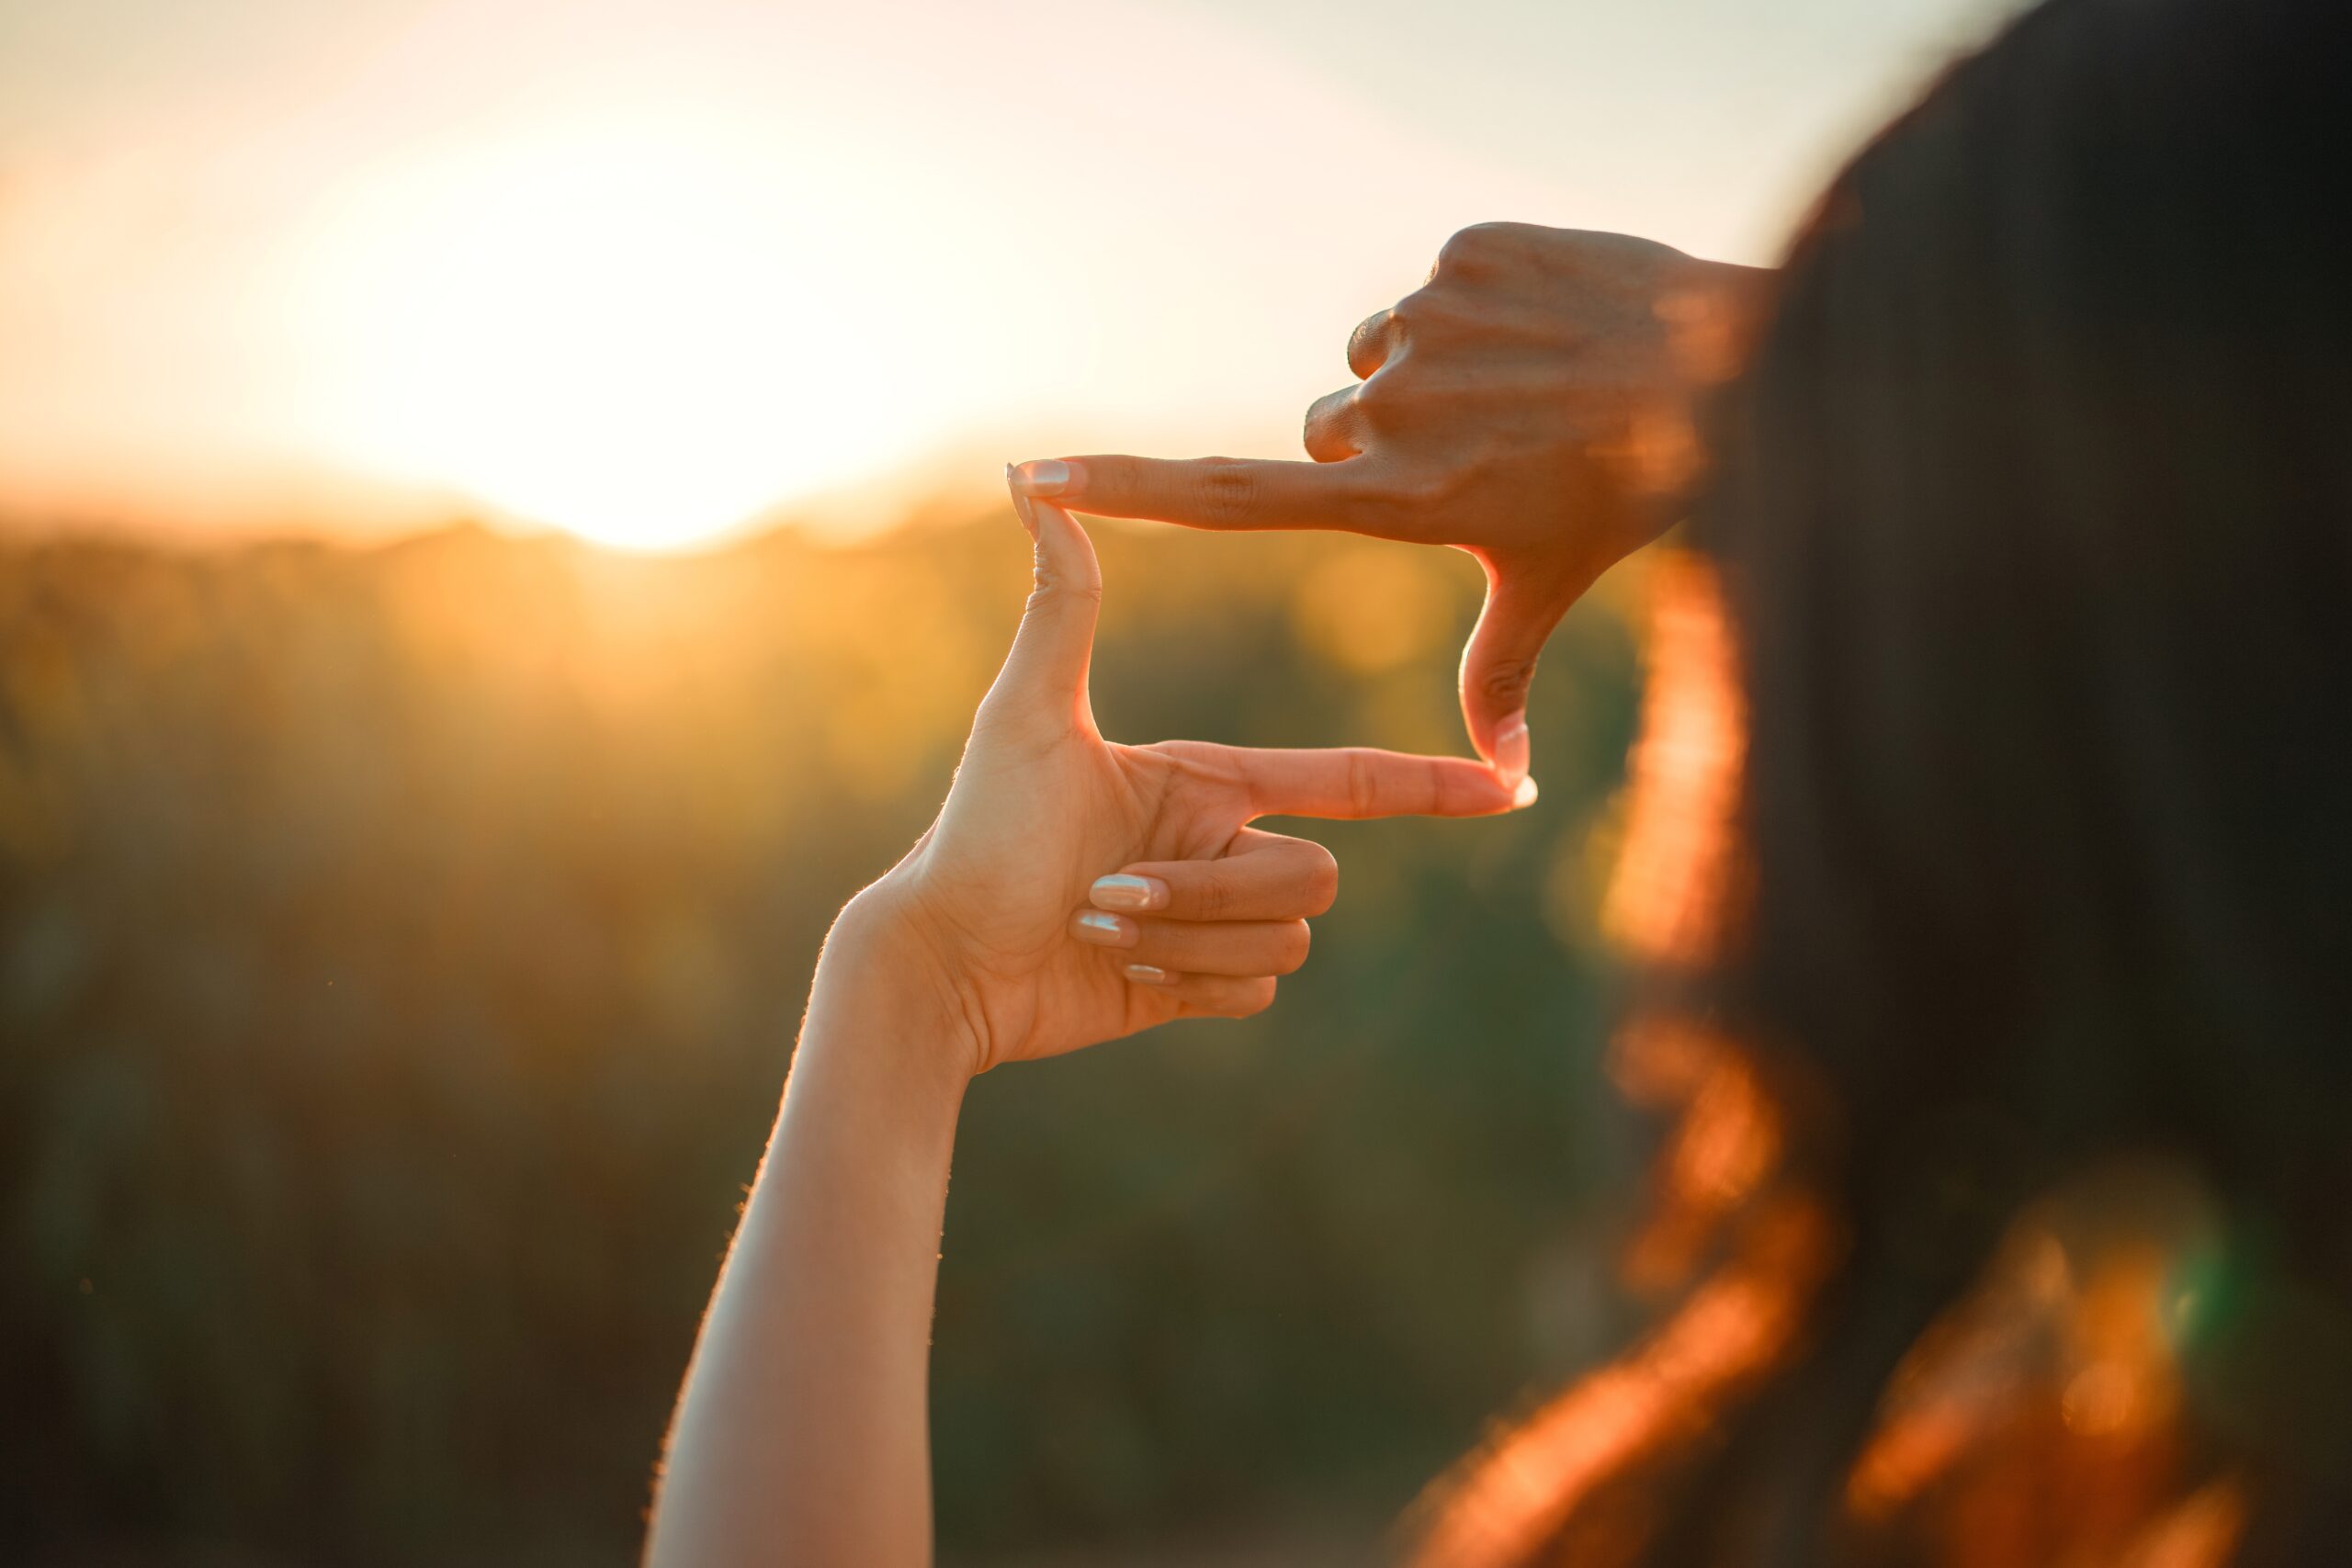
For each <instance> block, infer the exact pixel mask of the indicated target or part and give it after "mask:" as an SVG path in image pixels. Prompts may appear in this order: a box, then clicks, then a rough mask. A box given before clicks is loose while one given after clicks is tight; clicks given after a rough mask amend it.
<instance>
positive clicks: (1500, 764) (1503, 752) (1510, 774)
mask: <svg viewBox="0 0 2352 1568" xmlns="http://www.w3.org/2000/svg"><path fill="white" fill-rule="evenodd" d="M1495 774H1496V776H1497V777H1498V778H1500V779H1501V780H1502V781H1503V783H1505V784H1518V783H1519V781H1520V780H1521V779H1523V778H1525V777H1526V776H1527V710H1526V709H1525V708H1521V710H1520V711H1519V712H1517V713H1515V714H1512V715H1511V716H1510V717H1508V718H1506V719H1504V720H1503V721H1502V722H1501V723H1500V724H1498V725H1497V726H1495ZM1522 804H1523V803H1522Z"/></svg>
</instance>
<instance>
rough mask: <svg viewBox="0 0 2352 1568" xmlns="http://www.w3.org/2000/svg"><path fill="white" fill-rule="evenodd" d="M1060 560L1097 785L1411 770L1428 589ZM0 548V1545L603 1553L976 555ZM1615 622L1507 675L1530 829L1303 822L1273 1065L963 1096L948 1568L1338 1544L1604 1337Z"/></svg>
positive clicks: (50, 1557)
mask: <svg viewBox="0 0 2352 1568" xmlns="http://www.w3.org/2000/svg"><path fill="white" fill-rule="evenodd" d="M1102 532H1103V547H1104V556H1105V566H1106V572H1107V577H1108V581H1109V585H1110V588H1109V599H1108V604H1107V606H1106V615H1105V620H1104V626H1103V645H1102V651H1101V655H1100V659H1099V662H1098V668H1097V676H1096V688H1097V696H1096V702H1097V706H1098V709H1099V711H1100V714H1101V716H1102V719H1103V726H1104V728H1105V730H1106V731H1107V732H1108V733H1110V734H1112V735H1113V736H1114V737H1116V738H1121V739H1159V738H1162V737H1165V736H1170V735H1179V734H1182V735H1195V736H1200V737H1203V738H1206V739H1220V740H1228V741H1236V742H1244V743H1256V744H1325V743H1337V742H1341V741H1366V742H1373V743H1378V744H1386V745H1392V746H1399V747H1408V748H1415V749H1441V750H1457V749H1459V748H1460V746H1461V741H1460V739H1459V720H1458V718H1457V716H1456V715H1455V713H1454V709H1453V697H1452V692H1451V681H1452V668H1453V649H1455V648H1456V647H1457V646H1458V642H1459V637H1460V634H1461V632H1462V630H1463V628H1464V626H1465V625H1466V623H1467V620H1468V617H1469V616H1470V615H1471V614H1472V613H1473V612H1474V610H1475V608H1476V570H1475V569H1473V568H1472V566H1471V564H1470V563H1469V562H1467V561H1466V560H1464V559H1461V558H1436V557H1432V556H1430V555H1428V554H1425V553H1424V554H1416V553H1414V552H1411V551H1408V550H1403V549H1400V548H1397V547H1385V546H1376V545H1365V544H1358V543H1353V542H1343V541H1340V540H1335V539H1322V538H1304V539H1301V538H1290V539H1277V538H1259V539H1246V538H1205V537H1203V536H1189V535H1188V536H1172V535H1158V534H1150V533H1147V532H1143V531H1137V530H1127V529H1105V530H1103V531H1102ZM5 553H6V558H5V561H4V562H0V867H5V875H4V876H0V1030H5V1036H6V1046H5V1052H0V1073H5V1085H6V1088H5V1091H0V1387H5V1389H6V1397H5V1399H0V1557H5V1558H6V1560H8V1561H11V1562H15V1561H27V1560H29V1561H34V1562H127V1563H139V1564H148V1563H157V1564H160V1563H165V1562H239V1563H247V1562H251V1563H263V1562H268V1563H276V1562H358V1563H370V1562H383V1563H412V1562H414V1563H422V1562H435V1563H440V1562H473V1561H482V1562H488V1561H492V1560H496V1561H500V1562H605V1563H615V1564H617V1563H622V1562H627V1561H628V1559H629V1557H630V1554H631V1553H632V1551H633V1550H634V1547H635V1544H636V1540H637V1533H638V1529H639V1511H640V1509H641V1507H642V1506H643V1503H644V1499H645V1488H646V1482H647V1475H648V1471H649V1468H650V1463H651V1461H652V1459H653V1456H654V1452H655V1449H656V1445H657V1443H658V1440H659V1438H660V1434H661V1430H662V1422H663V1419H664V1417H665V1416H666V1414H667V1409H668V1404H669V1401H670V1397H671V1395H672V1393H673V1389H674V1387H675V1382H676V1380H677V1377H678V1375H679V1372H680V1371H681V1370H682V1367H683V1365H684V1358H685V1355H686V1352H687V1349H688V1347H689V1345H690V1343H691V1339H692V1335H693V1331H694V1326H695V1317H696V1314H697V1313H698V1311H699V1309H700V1306H701V1303H702V1301H703V1298H704V1295H705V1292H707V1289H708V1287H709V1284H710V1281H711V1278H712V1273H713V1269H714V1266H715V1264H716V1262H717V1259H718V1255H719V1251H720V1248H721V1247H722V1245H723V1243H724V1240H725V1237H726V1235H727V1233H728V1230H729V1224H730V1219H731V1215H732V1211H733V1206H734V1204H735V1203H736V1201H738V1200H739V1198H740V1196H741V1189H742V1184H743V1183H744V1182H745V1181H746V1180H747V1179H748V1178H749V1176H750V1173H751V1169H752V1161H753V1159H754V1157H755V1156H756V1154H757V1151H758V1148H759V1145H760V1142H761V1139H762V1137H763V1134H764V1132H765V1130H766V1127H767V1123H768V1121H769V1118H770V1116H771V1114H772V1112H773V1110H774V1106H775V1092H776V1089H777V1086H778V1084H779V1083H780V1081H781V1078H782V1075H783V1070H784V1066H785V1062H786V1052H787V1049H788V1046H789V1042H790V1038H791V1032H792V1029H793V1025H794V1022H795V1018H796V1014H797V1009H798V1006H799V1004H800V1001H801V998H802V987H803V986H804V984H805V981H806V977H807V975H808V972H809V965H810V964H811V962H812V960H813V958H814V955H815V952H816V948H817V944H818V942H819V940H820V937H821V935H822V933H823V931H824V928H825V924H826V922H827V920H828V919H829V918H830V917H831V913H832V911H833V910H834V908H836V907H837V905H838V904H839V902H840V901H841V900H842V898H843V897H845V896H846V895H847V894H849V893H850V892H852V891H854V889H855V888H856V887H857V886H859V885H860V884H861V883H863V882H864V881H865V880H866V879H868V878H869V877H871V876H872V875H874V874H876V873H878V872H879V871H880V870H881V869H883V868H884V867H885V866H887V865H888V863H890V861H891V860H892V859H894V858H895V857H896V856H897V854H898V853H899V852H900V851H901V850H902V849H903V848H904V846H905V845H906V843H907V842H908V841H909V840H910V839H911V838H912V836H913V835H914V833H915V832H916V831H918V830H919V829H920V828H921V827H922V823H923V822H924V821H925V820H926V818H927V817H928V814H929V813H930V811H931V810H932V808H933V806H934V804H935V803H936V801H937V799H938V797H939V796H940V795H941V794H942V792H943V791H944V787H945V784H946V782H947V779H948V776H949V774H950V772H951V771H952V769H953V766H954V763H955V759H956V750H957V746H958V743H959V742H960V739H961V737H962V733H963V728H964V726H965V724H966V723H967V719H968V717H969V714H970V711H971V708H972V705H973V704H974V703H975V701H976V700H977V698H978V694H980V692H981V691H982V690H983V689H985V687H986V685H987V682H988V681H989V677H990V675H991V674H992V672H993V671H994V667H995V662H996V660H997V658H998V656H999V655H1000V653H1001V649H1002V647H1003V644H1004V640H1005V638H1006V637H1008V636H1009V633H1010V630H1011V627H1012V622H1013V620H1014V618H1015V616H1016V615H1017V614H1018V610H1019V605H1020V601H1021V597H1022V592H1023V577H1024V575H1025V570H1026V551H1025V542H1024V541H1023V540H1022V539H1021V536H1020V535H1019V533H1018V531H1017V530H1016V529H1015V528H1014V526H1013V525H1012V522H1011V521H1010V519H1009V518H1007V517H1002V516H996V517H989V518H984V519H976V520H975V521H974V522H973V523H971V524H970V525H965V526H960V527H938V528H924V529H919V530H909V531H905V532H901V533H899V534H897V535H894V536H890V537H889V538H888V539H886V540H884V541H883V542H881V543H878V544H875V545H871V546H866V547H857V548H854V549H829V548H824V547H818V546H815V545H811V544H809V543H807V542H805V541H803V540H801V539H799V538H797V536H791V535H781V534H780V535H775V536H768V537H764V538H761V539H757V540H754V541H752V542H749V543H746V544H744V545H741V546H740V547H734V548H731V549H729V550H726V551H723V552H719V553H717V554H713V555H709V556H705V557H700V558H687V559H632V558H618V557H613V556H608V555H604V554H600V553H598V552H594V551H592V550H588V549H586V548H583V547H577V546H573V545H570V544H567V543H562V542H558V541H552V540H524V541H516V540H508V539H502V538H499V537H495V536H491V535H488V534H484V533H481V532H479V531H474V530H457V531H453V532H450V533H447V534H442V535H437V536H427V537H423V538H419V539H415V540H413V541H410V542H407V543H404V544H401V545H398V546H394V547H389V548H383V549H377V550H367V551H359V550H345V549H340V548H333V547H319V546H297V545H277V546H267V547H253V548H247V549H243V550H238V551H233V552H225V553H214V554H179V553H171V552H165V551H159V550H153V549H147V548H142V547H131V546H126V545H118V544H105V543H57V544H49V545H31V544H18V545H14V546H10V547H6V552H5ZM1630 596H1631V595H1630V591H1629V590H1628V589H1626V588H1625V586H1624V585H1623V584H1617V583H1612V584H1608V585H1604V589H1603V592H1602V593H1601V594H1600V596H1599V599H1598V600H1597V602H1596V603H1594V604H1589V605H1588V606H1586V607H1585V608H1583V609H1580V610H1579V611H1578V612H1577V614H1576V615H1572V616H1571V617H1570V619H1569V622H1568V624H1567V626H1566V628H1565V629H1564V631H1563V633H1562V634H1561V636H1560V637H1559V638H1558V639H1556V640H1555V644H1554V651H1553V654H1552V662H1551V668H1550V670H1549V672H1548V673H1547V676H1546V679H1545V680H1544V681H1543V682H1539V685H1538V706H1537V708H1536V712H1535V716H1534V724H1533V730H1534V734H1535V738H1536V773H1537V774H1538V776H1539V777H1540V778H1541V780H1542V782H1543V784H1544V801H1543V805H1542V806H1541V807H1539V809H1537V810H1536V811H1534V812H1532V813H1528V814H1526V815H1525V816H1523V817H1520V818H1512V819H1509V820H1503V821H1490V822H1480V823H1461V824H1446V823H1403V824H1394V825H1369V826H1363V827H1345V828H1342V827H1337V826H1329V827H1327V826H1321V825H1317V826H1314V827H1310V828H1309V829H1306V830H1307V831H1309V832H1311V833H1313V834H1314V835H1315V836H1317V837H1320V838H1323V839H1324V840H1326V841H1327V842H1329V843H1330V844H1331V845H1332V847H1333V848H1334V849H1335V851H1336V852H1338V853H1339V855H1340V863H1341V867H1342V877H1343V887H1342V893H1341V898H1340V907H1339V908H1338V909H1337V910H1335V911H1334V912H1333V913H1332V914H1331V915H1330V916H1329V918H1328V919H1326V920H1325V921H1324V922H1322V925H1321V930H1320V931H1319V933H1318V939H1317V951H1316V954H1315V958H1314V961H1313V962H1312V963H1311V964H1310V965H1309V966H1308V968H1307V970H1306V972H1305V973H1304V974H1302V975H1300V976H1297V977H1296V978H1295V979H1294V980H1292V981H1288V982H1285V984H1284V987H1283V1000H1282V1001H1281V1002H1280V1003H1279V1004H1278V1005H1277V1006H1276V1008H1275V1009H1274V1010H1272V1012H1271V1013H1270V1014H1268V1015H1266V1016H1265V1017H1263V1018H1261V1019H1259V1020H1256V1021H1251V1022H1250V1023H1248V1024H1244V1025H1224V1026H1215V1027H1209V1026H1200V1025H1190V1026H1180V1027H1178V1028H1174V1029H1171V1030H1169V1031H1167V1032H1164V1033H1163V1034H1161V1035H1159V1036H1156V1037H1148V1038H1147V1039H1145V1040H1143V1041H1140V1042H1134V1043H1125V1044H1121V1045H1116V1046H1113V1047H1109V1048H1105V1049H1103V1050H1099V1051H1096V1052H1093V1053H1091V1054H1088V1055H1084V1056H1081V1057H1078V1058H1074V1059H1070V1060H1067V1061H1062V1062H1057V1063H1051V1064H1046V1065H1042V1066H1023V1067H1015V1068H1012V1069H1010V1070H1008V1071H1006V1072H1004V1073H1002V1074H999V1075H995V1076H992V1077H989V1078H988V1079H984V1080H983V1081H982V1082H981V1083H980V1084H979V1085H978V1086H977V1088H976V1089H975V1090H974V1093H973V1098H972V1102H971V1108H970V1111H969V1113H968V1117H967V1124H966V1130H965V1134H964V1140H963V1143H962V1145H961V1153H960V1156H959V1161H958V1169H957V1178H956V1191H955V1194H954V1197H953V1201H952V1204H951V1209H950V1214H949V1222H948V1236H947V1243H946V1265H945V1272H944V1280H943V1283H942V1295H941V1304H940V1318H939V1328H938V1350H937V1369H938V1372H937V1399H936V1404H935V1414H936V1430H937V1441H938V1449H939V1454H940V1461H939V1495H940V1520H941V1529H942V1534H943V1539H944V1542H945V1543H946V1545H947V1547H948V1549H949V1550H950V1551H951V1552H952V1553H954V1552H960V1553H975V1552H978V1553H998V1552H1012V1553H1017V1552H1021V1551H1029V1550H1034V1549H1042V1548H1046V1547H1053V1546H1069V1545H1071V1544H1083V1543H1088V1542H1117V1543H1133V1542H1137V1541H1142V1540H1152V1539H1158V1538H1162V1537H1165V1536H1167V1535H1169V1534H1170V1533H1171V1532H1182V1531H1186V1530H1194V1529H1200V1528H1202V1527H1203V1525H1204V1521H1218V1520H1242V1521H1246V1520H1250V1519H1261V1518H1267V1517H1277V1516H1282V1515H1285V1514H1289V1513H1292V1512H1294V1511H1306V1512H1314V1511H1317V1510H1322V1511H1327V1512H1329V1513H1332V1514H1335V1515H1340V1516H1344V1517H1357V1518H1374V1519H1376V1518H1378V1517H1381V1516H1382V1515H1383V1514H1384V1513H1385V1512H1386V1511H1393V1510H1394V1509H1396V1508H1397V1507H1398V1506H1402V1505H1403V1504H1404V1503H1405V1502H1407V1501H1408V1499H1409V1498H1410V1496H1411V1495H1412V1493H1413V1490H1414V1488H1415V1486H1416V1484H1417V1483H1418V1482H1419V1479H1421V1478H1422V1477H1424V1476H1425V1475H1426V1474H1428V1473H1429V1472H1430V1471H1432V1470H1433V1469H1434V1468H1435V1467H1437V1466H1438V1465H1440V1464H1442V1462H1443V1461H1444V1460H1445V1459H1446V1458H1447V1457H1448V1456H1450V1455H1451V1454H1453V1453H1454V1452H1456V1451H1458V1450H1461V1449H1462V1448H1464V1446H1466V1445H1467V1444H1468V1443H1470V1442H1471V1441H1473V1440H1474V1439H1475V1438H1476V1436H1477V1434H1478V1432H1479V1431H1480V1423H1481V1420H1482V1418H1483V1417H1484V1416H1485V1415H1486V1414H1487V1413H1488V1412H1491V1411H1493V1410H1496V1409H1498V1408H1507V1407H1509V1406H1510V1404H1512V1403H1513V1402H1514V1400H1515V1399H1517V1398H1518V1397H1519V1396H1520V1395H1521V1393H1524V1392H1526V1391H1529V1390H1531V1389H1534V1388H1537V1387H1540V1386H1542V1385H1543V1383H1544V1382H1545V1381H1546V1380H1548V1379H1551V1378H1554V1377H1555V1376H1557V1375H1559V1374H1560V1373H1561V1372H1563V1371H1565V1370H1566V1368H1568V1367H1570V1366H1572V1365H1573V1364H1575V1363H1576V1362H1577V1361H1578V1360H1579V1359H1583V1358H1586V1357H1588V1356H1589V1355H1590V1354H1591V1353H1592V1352H1593V1351H1594V1350H1595V1349H1596V1348H1599V1347H1600V1346H1602V1345H1604V1344H1606V1343H1607V1342H1608V1341H1609V1340H1610V1339H1611V1337H1612V1335H1613V1333H1614V1332H1615V1329H1616V1327H1617V1324H1616V1322H1615V1320H1614V1318H1613V1315H1612V1311H1613V1309H1612V1308H1611V1305H1610V1297H1609V1296H1608V1294H1607V1292H1606V1290H1605V1285H1604V1281H1605V1279H1606V1273H1607V1268H1608V1258H1607V1251H1606V1248H1605V1247H1596V1246H1594V1245H1592V1244H1593V1243H1594V1242H1595V1241H1596V1239H1605V1235H1606V1224H1607V1217H1608V1214H1609V1213H1610V1211H1611V1206H1612V1205H1613V1204H1614V1202H1615V1201H1616V1200H1617V1197H1618V1189H1617V1187H1616V1182H1617V1179H1618V1178H1619V1177H1620V1175H1621V1174H1622V1172H1623V1170H1624V1169H1625V1168H1627V1165H1628V1158H1627V1151H1626V1149H1625V1147H1624V1145H1625V1142H1626V1139H1627V1133H1626V1131H1625V1128H1624V1125H1623V1121H1622V1119H1621V1117H1620V1115H1619V1114H1618V1112H1617V1111H1616V1110H1615V1108H1614V1106H1613V1104H1612V1103H1611V1100H1610V1097H1609V1095H1608V1092H1607V1089H1606V1088H1605V1086H1604V1083H1603V1080H1602V1077H1601V1074H1600V1068H1599V1055H1600V1045H1601V1041H1602V1039H1603V1026H1604V1021H1605V1018H1606V1011H1607V1007H1608V998H1607V985H1606V979H1605V976H1604V974H1603V973H1602V971H1601V970H1600V968H1599V967H1598V966H1597V964H1595V962H1594V961H1593V960H1591V959H1590V958H1589V957H1579V956H1577V947H1578V945H1579V944H1581V943H1582V942H1583V941H1584V939H1585V936H1586V934H1587V931H1588V929H1589V920H1590V911H1591V908H1592V905H1593V902H1594V895H1595V892H1596V890H1597V884H1598V879H1599V876H1600V869H1601V867H1602V865H1603V864H1604V863H1605V855H1606V851H1607V846H1608V843H1609V841H1610V838H1611V820H1612V816H1611V813H1612V811H1613V809H1614V800H1615V796H1616V792H1617V789H1618V786H1619V781H1620V775H1621V765H1622V761H1623V749H1624V745H1625V742H1626V739H1627V737H1628V734H1629V731H1630V728H1631V726H1632V705H1633V697H1634V681H1635V674H1636V671H1635V657H1634V638H1633V636H1632V634H1631V632H1630V631H1629V629H1628V617H1627V615H1625V614H1624V612H1623V605H1624V604H1626V603H1628V602H1629V600H1630Z"/></svg>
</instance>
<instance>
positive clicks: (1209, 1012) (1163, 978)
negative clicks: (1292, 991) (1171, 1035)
mask: <svg viewBox="0 0 2352 1568" xmlns="http://www.w3.org/2000/svg"><path fill="white" fill-rule="evenodd" d="M1127 979H1128V981H1129V983H1131V984H1133V985H1135V986H1136V987H1139V988H1141V989H1145V990H1149V991H1154V992H1158V993H1159V994H1160V995H1162V996H1165V997H1167V998H1170V999H1171V1000H1173V1001H1174V1002H1175V1003H1176V1016H1177V1017H1178V1018H1250V1017H1253V1016H1255V1015H1256V1014H1259V1013H1261V1012H1263V1011H1265V1010H1266V1009H1267V1008H1269V1007H1271V1006H1272V1005H1273V1000H1274V977H1273V976H1271V975H1254V976H1247V977H1237V976H1230V975H1171V974H1170V973H1168V972H1167V971H1166V970H1162V969H1155V968H1153V967H1152V966H1151V965H1149V964H1130V965H1128V969H1127Z"/></svg>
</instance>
